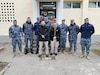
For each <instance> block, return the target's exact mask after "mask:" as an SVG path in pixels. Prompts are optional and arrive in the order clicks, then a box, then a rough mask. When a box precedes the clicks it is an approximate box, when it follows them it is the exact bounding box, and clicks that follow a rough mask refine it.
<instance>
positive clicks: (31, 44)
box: [25, 38, 33, 50]
mask: <svg viewBox="0 0 100 75" xmlns="http://www.w3.org/2000/svg"><path fill="white" fill-rule="evenodd" d="M28 41H29V42H30V49H32V48H33V38H25V49H26V50H28V49H29V47H28Z"/></svg>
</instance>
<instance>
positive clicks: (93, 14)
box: [88, 9, 100, 34]
mask: <svg viewBox="0 0 100 75" xmlns="http://www.w3.org/2000/svg"><path fill="white" fill-rule="evenodd" d="M88 14H89V18H90V22H91V23H92V24H93V25H94V27H95V31H96V34H100V9H89V12H88Z"/></svg>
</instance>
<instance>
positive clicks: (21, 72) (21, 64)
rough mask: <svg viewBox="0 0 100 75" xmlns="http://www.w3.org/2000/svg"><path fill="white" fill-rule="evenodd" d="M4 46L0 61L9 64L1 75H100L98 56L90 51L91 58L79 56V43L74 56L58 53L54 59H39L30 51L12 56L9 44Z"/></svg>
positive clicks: (99, 57)
mask: <svg viewBox="0 0 100 75" xmlns="http://www.w3.org/2000/svg"><path fill="white" fill-rule="evenodd" d="M4 46H5V50H4V51H3V52H1V53H0V61H2V62H9V63H10V64H11V65H10V67H9V68H8V69H7V70H6V71H5V73H4V74H3V75H100V56H97V55H95V54H94V53H92V52H91V54H90V57H91V60H87V59H86V58H80V57H79V56H80V55H81V48H80V45H79V44H78V49H77V55H76V56H73V55H72V54H68V53H65V54H61V53H60V54H59V55H58V56H57V57H56V60H51V59H47V58H46V59H43V60H40V59H39V58H38V56H37V55H32V54H30V53H29V54H28V55H24V54H23V55H22V56H19V55H17V56H16V57H15V58H13V53H12V46H11V44H4ZM99 46H100V45H92V48H97V47H98V48H100V47H99ZM23 47H24V45H23ZM17 53H18V51H17Z"/></svg>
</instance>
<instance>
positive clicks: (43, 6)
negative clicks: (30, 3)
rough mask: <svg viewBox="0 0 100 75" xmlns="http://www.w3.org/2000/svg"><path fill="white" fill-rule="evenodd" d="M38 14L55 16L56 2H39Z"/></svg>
mask: <svg viewBox="0 0 100 75" xmlns="http://www.w3.org/2000/svg"><path fill="white" fill-rule="evenodd" d="M39 5H40V15H41V16H44V14H46V15H47V16H48V17H50V16H53V17H54V18H56V2H40V4H39Z"/></svg>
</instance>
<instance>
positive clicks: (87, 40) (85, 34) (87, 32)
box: [80, 18, 95, 59]
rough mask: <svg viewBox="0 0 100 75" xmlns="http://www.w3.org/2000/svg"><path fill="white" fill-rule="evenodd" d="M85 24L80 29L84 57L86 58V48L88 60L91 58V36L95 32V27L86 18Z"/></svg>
mask: <svg viewBox="0 0 100 75" xmlns="http://www.w3.org/2000/svg"><path fill="white" fill-rule="evenodd" d="M84 22H85V23H84V24H83V25H81V27H80V32H81V47H82V56H81V57H84V54H85V48H86V53H87V55H86V58H87V59H90V58H89V53H90V46H91V36H92V34H93V33H94V32H95V29H94V26H93V25H92V24H90V23H89V19H88V18H85V19H84Z"/></svg>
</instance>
